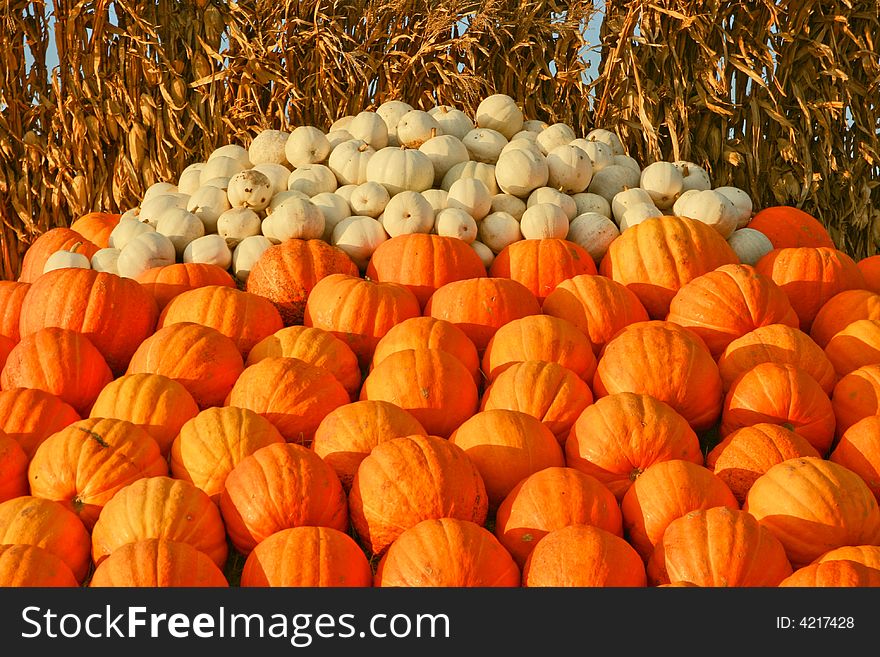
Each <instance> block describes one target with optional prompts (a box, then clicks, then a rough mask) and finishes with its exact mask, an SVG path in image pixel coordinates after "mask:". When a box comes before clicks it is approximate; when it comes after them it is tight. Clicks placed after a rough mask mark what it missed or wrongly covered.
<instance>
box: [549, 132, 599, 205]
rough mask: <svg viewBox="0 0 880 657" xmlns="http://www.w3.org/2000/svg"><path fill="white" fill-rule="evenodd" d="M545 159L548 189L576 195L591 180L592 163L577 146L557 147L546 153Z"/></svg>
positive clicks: (565, 145)
mask: <svg viewBox="0 0 880 657" xmlns="http://www.w3.org/2000/svg"><path fill="white" fill-rule="evenodd" d="M546 159H547V168H548V171H549V175H548V178H547V185H548V186H549V187H555V188H556V189H558V190H560V191H562V192H565V193H566V194H577V193H579V192H583V191H584V190H585V189H586V188H587V187H588V186H589V184H590V180H592V178H593V163H592V162H591V161H590V157H589V156H588V155H587V154H586V153H585V152H584V151H582V150H581V149H580V148H578V147H577V146H572V145H571V144H564V145H562V146H557V147H556V148H554V149H553V150H551V151H550V152H549V153H547V158H546Z"/></svg>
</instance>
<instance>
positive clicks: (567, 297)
mask: <svg viewBox="0 0 880 657" xmlns="http://www.w3.org/2000/svg"><path fill="white" fill-rule="evenodd" d="M541 311H542V312H543V313H544V314H545V315H551V316H553V317H559V318H561V319H567V320H568V321H569V322H571V323H572V324H574V325H575V326H576V327H578V328H579V329H580V330H581V331H583V332H584V333H585V334H586V335H587V336H588V337H589V338H590V342H592V344H593V352H594V353H595V354H596V355H597V356H598V355H599V352H600V351H601V349H602V347H604V346H605V343H606V342H608V341H609V340H610V339H611V338H612V337H613V336H614V335H615V334H616V333H617V332H618V331H619V330H620V329H622V328H623V327H624V326H627V325H629V324H633V323H635V322H643V321H647V319H648V311H646V310H645V307H644V306H643V305H642V302H641V301H639V298H638V297H637V296H636V295H635V294H634V293H633V292H632V290H630V289H629V288H628V287H626V286H625V285H622V284H621V283H618V282H617V281H613V280H611V279H610V278H607V277H606V276H600V275H590V274H580V275H579V276H575V277H574V278H569V279H567V280H564V281H562V282H561V283H560V284H559V285H557V286H556V289H555V290H553V291H552V292H551V293H550V294H549V295H547V298H546V299H544V303H543V304H541Z"/></svg>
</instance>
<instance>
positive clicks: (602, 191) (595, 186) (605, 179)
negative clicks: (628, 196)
mask: <svg viewBox="0 0 880 657" xmlns="http://www.w3.org/2000/svg"><path fill="white" fill-rule="evenodd" d="M640 178H641V173H640V171H634V170H633V169H632V168H630V167H626V166H622V165H620V164H611V165H608V166H607V167H603V168H602V169H599V170H598V171H596V172H595V173H593V179H592V180H591V181H590V186H589V187H587V191H588V192H590V193H591V194H598V195H599V196H601V197H602V198H604V199H605V200H606V201H608V202H609V203H610V202H611V200H612V199H613V198H614V197H615V196H616V195H617V194H619V193H620V192H622V191H623V190H625V189H629V188H630V187H638V186H639V179H640Z"/></svg>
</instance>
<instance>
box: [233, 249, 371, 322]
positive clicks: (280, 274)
mask: <svg viewBox="0 0 880 657" xmlns="http://www.w3.org/2000/svg"><path fill="white" fill-rule="evenodd" d="M330 274H346V275H348V276H357V275H358V268H357V265H356V264H355V263H354V261H353V260H352V259H351V258H349V257H348V255H347V254H346V253H345V251H343V250H342V249H339V248H337V247H335V246H331V245H330V244H327V242H324V241H323V240H298V239H297V240H286V241H284V242H282V243H281V244H276V245H273V246H270V247H269V248H268V249H266V250H265V251H263V254H262V255H261V256H260V257H259V258H258V259H257V262H256V263H254V266H253V268H252V269H251V273H250V274H249V275H248V279H247V283H246V287H245V289H246V290H247V291H248V292H252V293H254V294H258V295H260V296H261V297H265V298H266V299H269V300H270V301H271V302H272V303H273V304H275V307H276V308H277V309H278V312H279V313H280V315H281V319H282V320H283V322H284V325H285V326H294V325H296V324H302V323H303V315H304V313H305V310H306V301H307V299H308V297H309V294H310V293H311V291H312V289H313V288H314V287H315V285H316V284H317V283H318V281H320V280H321V279H323V278H324V277H326V276H329V275H330Z"/></svg>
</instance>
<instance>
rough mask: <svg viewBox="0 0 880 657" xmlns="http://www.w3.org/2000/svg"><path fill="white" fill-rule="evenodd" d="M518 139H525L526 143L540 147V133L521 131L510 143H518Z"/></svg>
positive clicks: (510, 139) (511, 138) (509, 140)
mask: <svg viewBox="0 0 880 657" xmlns="http://www.w3.org/2000/svg"><path fill="white" fill-rule="evenodd" d="M517 139H524V140H525V141H530V142H532V143H533V144H535V146H536V147H537V145H538V133H537V132H532V131H531V130H520V131H519V132H517V133H515V134H514V135H513V136H512V137H510V138H509V139H508V143H510V142H512V141H516V140H517Z"/></svg>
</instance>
